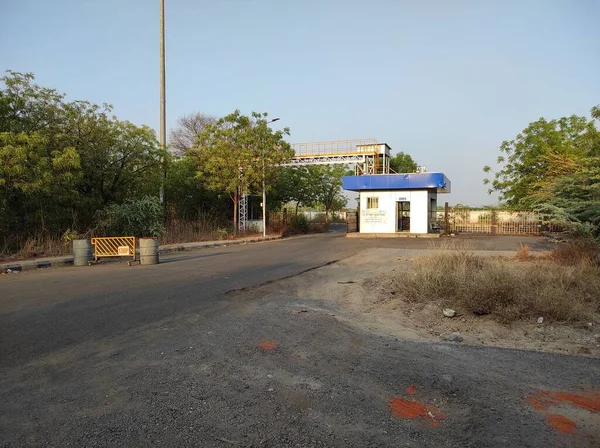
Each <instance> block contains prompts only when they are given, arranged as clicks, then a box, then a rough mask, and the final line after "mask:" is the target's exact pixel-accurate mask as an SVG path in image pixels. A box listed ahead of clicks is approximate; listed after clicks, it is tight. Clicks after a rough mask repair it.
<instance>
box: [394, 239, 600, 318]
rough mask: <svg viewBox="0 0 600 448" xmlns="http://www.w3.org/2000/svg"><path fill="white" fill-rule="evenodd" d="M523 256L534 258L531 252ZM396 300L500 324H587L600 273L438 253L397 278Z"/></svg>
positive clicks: (583, 267)
mask: <svg viewBox="0 0 600 448" xmlns="http://www.w3.org/2000/svg"><path fill="white" fill-rule="evenodd" d="M521 252H522V254H523V255H525V254H526V255H529V253H528V251H527V250H526V249H523V250H522V251H521ZM391 288H392V291H391V292H393V293H394V294H395V295H403V296H404V297H405V299H406V300H407V301H409V302H429V301H435V302H439V303H441V304H442V305H443V306H449V307H459V308H463V309H465V310H468V311H469V312H471V311H474V310H479V311H483V312H485V313H489V314H491V315H492V316H493V317H494V318H496V319H497V320H499V321H501V322H509V321H512V320H516V319H522V318H531V317H535V316H544V317H545V318H547V319H554V320H556V321H568V320H576V321H580V320H588V319H594V318H595V317H597V313H598V312H599V311H600V269H598V268H597V267H594V266H592V265H590V264H586V263H583V264H581V263H580V264H579V265H572V266H565V265H560V264H557V263H554V262H552V261H549V260H536V261H528V262H526V263H519V264H516V263H515V262H514V261H511V260H506V259H504V260H502V259H496V258H492V257H483V256H479V255H475V254H473V253H469V252H467V251H439V252H438V253H437V254H436V255H435V256H434V257H431V258H425V259H420V260H417V261H415V266H414V270H409V271H407V272H404V273H401V274H399V275H398V274H396V276H395V277H394V279H393V281H392V285H391Z"/></svg>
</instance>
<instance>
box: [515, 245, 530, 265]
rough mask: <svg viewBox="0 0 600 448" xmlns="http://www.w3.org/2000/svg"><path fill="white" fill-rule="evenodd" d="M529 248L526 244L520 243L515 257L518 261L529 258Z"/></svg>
mask: <svg viewBox="0 0 600 448" xmlns="http://www.w3.org/2000/svg"><path fill="white" fill-rule="evenodd" d="M530 252H531V248H530V247H529V246H527V245H526V244H521V245H520V246H519V248H518V249H517V255H516V256H515V258H516V259H517V260H519V261H527V260H529V259H530V258H531V254H530Z"/></svg>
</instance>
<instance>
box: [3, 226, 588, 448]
mask: <svg viewBox="0 0 600 448" xmlns="http://www.w3.org/2000/svg"><path fill="white" fill-rule="evenodd" d="M521 241H526V242H528V243H530V244H532V245H534V246H535V247H540V248H541V247H543V246H544V243H542V242H541V241H539V240H527V239H515V238H513V239H510V238H509V239H506V238H504V239H502V238H501V239H496V240H495V242H492V243H490V242H489V240H479V242H477V243H476V244H479V245H480V248H482V249H486V250H490V249H492V250H493V249H503V250H505V249H508V248H510V249H515V248H516V247H517V246H518V244H519V243H520V242H521ZM431 244H438V243H437V242H434V243H431V242H429V241H424V240H420V241H418V240H389V239H380V240H354V239H353V240H349V239H345V238H343V236H342V235H340V234H325V235H316V236H311V237H306V238H298V239H290V240H283V241H276V242H268V243H260V244H255V245H245V246H230V247H224V248H215V249H205V250H201V251H198V252H190V253H185V254H174V255H172V256H165V257H162V258H161V264H160V265H157V266H134V267H131V268H129V267H127V266H126V265H124V264H121V263H109V264H106V265H102V266H93V267H83V268H61V269H53V270H48V271H43V272H24V273H19V274H12V275H6V276H2V277H0V446H7V447H8V446H10V447H12V446H15V447H17V446H19V447H20V446H56V447H64V446H90V447H91V446H106V447H109V446H110V447H112V446H124V447H134V446H139V447H147V446H169V447H171V446H172V447H184V446H202V447H203V446H206V447H213V446H214V447H220V446H224V447H226V446H272V447H279V446H299V447H304V446H310V447H312V446H315V447H317V446H356V447H367V446H373V447H380V446H381V447H387V446H415V447H424V446H425V447H427V446H430V447H442V446H444V447H445V446H448V447H465V446H474V447H480V446H482V447H484V446H493V447H505V446H510V447H520V446H530V447H538V446H543V447H552V446H578V447H579V446H598V444H600V434H598V428H599V426H598V424H597V420H596V416H597V412H598V411H600V409H596V410H594V406H597V405H598V404H597V395H594V394H597V391H598V389H597V387H598V386H599V384H598V383H599V378H600V362H599V361H598V360H597V359H591V358H583V357H570V356H563V355H556V354H544V353H533V352H525V351H515V350H503V349H492V348H481V347H468V346H464V345H453V344H437V343H417V342H410V341H402V340H397V339H395V338H391V337H386V336H384V335H380V334H374V333H370V332H368V331H362V330H359V329H357V328H356V327H351V326H348V325H347V324H346V323H344V322H342V321H340V320H338V319H336V316H335V315H334V314H335V313H330V312H326V311H319V310H326V309H327V308H326V304H325V303H324V302H323V300H322V298H320V297H314V298H312V299H305V300H304V302H303V303H302V304H299V303H298V302H297V300H296V298H295V297H294V294H293V291H287V290H282V289H280V288H279V287H278V283H271V284H270V285H267V286H264V287H260V286H258V285H261V284H264V283H268V282H276V281H277V280H279V279H281V278H284V277H287V276H293V275H298V274H299V273H301V272H303V271H306V270H308V269H313V268H315V267H318V266H321V265H324V264H327V263H331V262H334V261H336V260H339V259H342V258H344V257H347V256H351V255H353V254H355V253H357V252H359V251H360V250H362V249H364V248H367V247H373V246H376V247H399V248H400V247H406V248H413V249H418V248H428V247H430V245H431ZM299 305H301V306H302V307H305V309H306V310H310V311H308V312H298V309H299V308H298V306H299ZM540 391H543V392H540ZM553 391H558V392H561V393H562V392H569V393H574V394H578V395H577V396H579V397H587V398H586V399H588V401H586V402H585V403H587V408H585V407H584V409H583V410H582V409H581V408H580V407H577V408H574V410H573V409H572V410H569V409H570V408H569V409H566V408H565V409H566V410H565V412H567V415H568V416H569V417H571V418H573V419H574V421H576V422H577V427H576V428H571V427H568V425H567V427H566V430H565V428H564V427H561V426H560V424H559V423H561V422H558V423H557V422H555V421H553V420H552V418H553V417H551V416H552V415H555V409H554V408H556V407H558V408H560V409H559V410H561V412H562V407H561V406H563V404H562V402H561V403H558V401H559V400H558V398H556V400H554V399H553V400H554V401H553V402H552V403H550V404H552V406H553V407H550V409H549V410H548V409H547V408H548V400H550V399H547V400H546V399H545V398H544V399H542V398H540V397H554V395H553V394H555V395H556V394H557V393H558V392H553ZM540 394H542V395H540ZM557 396H558V395H557ZM560 397H562V398H564V397H563V396H562V395H561V396H560ZM589 397H591V398H589ZM562 398H561V399H562ZM544 400H545V401H544ZM550 401H552V400H550ZM571 401H573V400H571ZM585 403H584V404H585ZM590 403H591V404H590ZM568 404H569V403H567V405H568ZM565 406H566V405H565ZM569 412H571V414H569ZM573 413H574V414H573ZM563 414H564V413H563ZM563 423H564V422H563ZM557 428H558V429H559V430H557Z"/></svg>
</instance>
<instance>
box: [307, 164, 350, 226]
mask: <svg viewBox="0 0 600 448" xmlns="http://www.w3.org/2000/svg"><path fill="white" fill-rule="evenodd" d="M308 172H309V176H310V182H311V184H312V187H313V189H314V202H315V203H317V204H321V205H322V206H323V207H324V208H325V222H328V216H329V212H330V211H331V210H332V208H335V207H336V204H338V205H339V203H340V202H341V201H343V200H342V197H343V196H342V177H343V176H344V175H346V172H347V169H346V167H345V166H344V165H317V166H311V167H309V168H308ZM343 202H344V206H345V205H346V202H347V200H346V201H343Z"/></svg>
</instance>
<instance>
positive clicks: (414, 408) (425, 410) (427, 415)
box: [390, 397, 446, 427]
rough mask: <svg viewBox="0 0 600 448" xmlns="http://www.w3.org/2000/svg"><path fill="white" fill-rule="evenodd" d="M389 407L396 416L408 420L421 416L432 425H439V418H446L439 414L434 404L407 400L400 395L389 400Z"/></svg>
mask: <svg viewBox="0 0 600 448" xmlns="http://www.w3.org/2000/svg"><path fill="white" fill-rule="evenodd" d="M390 408H391V411H392V414H393V415H395V416H396V417H400V418H404V419H408V420H414V419H418V418H422V419H424V420H425V421H427V422H429V424H430V425H431V426H434V427H437V426H439V425H440V422H439V420H444V419H445V418H446V417H444V416H443V415H442V414H440V412H439V409H438V408H436V407H435V406H427V405H425V404H423V403H419V402H418V401H415V400H407V399H405V398H400V397H394V398H392V399H391V400H390Z"/></svg>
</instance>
